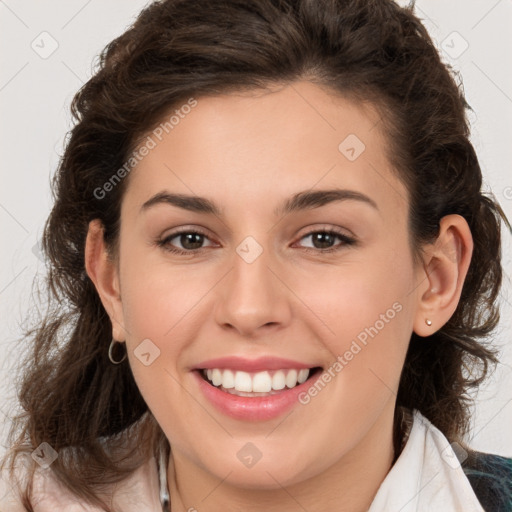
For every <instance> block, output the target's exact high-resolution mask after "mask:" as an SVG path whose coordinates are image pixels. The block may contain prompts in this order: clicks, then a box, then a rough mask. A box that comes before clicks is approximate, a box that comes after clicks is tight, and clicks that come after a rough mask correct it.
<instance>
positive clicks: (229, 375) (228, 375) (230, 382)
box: [222, 370, 235, 389]
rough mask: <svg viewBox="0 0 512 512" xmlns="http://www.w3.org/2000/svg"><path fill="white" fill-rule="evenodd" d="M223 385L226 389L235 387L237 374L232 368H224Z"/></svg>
mask: <svg viewBox="0 0 512 512" xmlns="http://www.w3.org/2000/svg"><path fill="white" fill-rule="evenodd" d="M222 387H223V388H226V389H231V388H234V387H235V376H234V374H233V372H232V371H231V370H224V372H223V373H222Z"/></svg>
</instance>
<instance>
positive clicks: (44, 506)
mask: <svg viewBox="0 0 512 512" xmlns="http://www.w3.org/2000/svg"><path fill="white" fill-rule="evenodd" d="M33 496H34V497H33V503H32V504H33V507H34V511H35V512H60V511H62V512H64V511H66V512H103V511H102V509H101V508H98V507H94V506H92V505H86V504H84V503H82V501H81V500H80V499H79V498H77V497H75V496H74V495H73V494H72V493H71V492H70V491H68V490H67V489H66V488H65V487H64V486H63V485H62V484H61V483H59V482H58V481H57V480H56V478H55V477H53V476H52V474H51V471H50V469H49V468H48V469H42V468H38V470H37V471H36V473H35V475H34V493H33ZM105 502H106V503H107V504H108V505H109V506H110V507H111V508H112V509H114V510H118V511H122V512H162V506H161V504H160V489H159V480H158V471H157V465H156V459H155V458H154V457H153V458H151V459H150V460H149V462H148V463H147V464H146V465H144V466H141V467H140V468H138V469H137V471H135V473H133V474H132V476H131V477H130V478H128V479H126V480H124V481H123V482H122V483H119V484H117V486H115V487H114V488H113V492H112V493H111V495H110V498H108V499H105ZM0 512H25V508H24V507H23V506H22V505H21V502H20V500H19V497H18V496H17V495H16V493H15V491H14V489H13V488H12V485H11V483H10V482H9V481H8V480H7V479H6V477H5V475H3V478H2V479H1V480H0Z"/></svg>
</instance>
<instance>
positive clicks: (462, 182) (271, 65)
mask: <svg viewBox="0 0 512 512" xmlns="http://www.w3.org/2000/svg"><path fill="white" fill-rule="evenodd" d="M457 78H458V75H457V73H455V72H454V70H453V69H452V68H451V67H449V66H447V65H445V64H443V62H442V61H441V59H440V56H439V54H438V51H437V50H436V48H435V45H434V44H433V42H432V40H431V38H430V36H429V34H428V33H427V30H426V29H425V27H424V26H423V25H422V23H421V22H420V20H419V19H418V18H417V17H416V16H415V14H414V6H413V5H410V6H409V7H399V6H398V5H397V4H396V3H395V2H393V1H392V0H223V1H214V0H195V1H191V0H164V1H157V2H154V3H152V4H150V5H148V6H147V7H146V8H145V9H144V10H143V11H142V12H141V13H140V15H139V16H138V18H137V19H136V20H135V22H134V23H133V24H132V25H131V26H130V28H129V29H128V30H127V31H126V32H125V33H123V34H122V35H121V36H120V37H118V38H116V39H114V40H113V41H112V42H111V43H109V44H108V45H107V46H106V47H105V49H104V50H103V51H102V52H101V54H100V57H99V62H98V69H97V70H96V73H95V74H94V76H93V77H92V78H91V79H90V80H89V81H88V82H87V83H86V84H85V85H84V86H83V87H82V88H81V89H80V90H79V91H78V93H77V94H76V95H75V97H74V98H73V101H72V105H71V111H72V114H73V116H74V120H75V123H74V127H73V128H72V130H71V131H70V133H69V134H68V138H67V140H66V145H65V152H64V154H63V156H62V158H61V160H60V163H59V167H58V169H57V172H56V173H55V175H54V178H53V181H52V193H53V197H54V206H53V209H52V211H51V214H50V216H49V218H48V219H47V221H46V224H45V228H44V233H43V241H42V248H43V251H44V254H45V256H46V258H47V266H48V269H47V274H46V280H45V289H46V291H47V297H48V300H47V309H46V312H45V314H44V315H42V318H41V319H39V320H38V321H37V324H35V326H34V327H30V328H29V329H25V333H24V336H23V340H22V341H24V342H25V343H27V346H28V347H29V349H28V352H27V354H28V355H27V357H26V358H25V359H24V360H23V361H22V363H21V364H20V367H19V372H20V373H19V375H20V378H21V382H20V385H19V389H18V398H19V402H20V405H21V407H22V412H21V413H20V414H19V415H17V416H16V417H15V418H14V419H13V424H12V426H11V431H10V432H9V443H10V447H11V449H10V451H9V452H8V454H7V456H5V457H4V461H3V464H2V466H4V465H5V464H7V461H9V462H12V463H14V462H15V461H16V459H17V458H19V457H21V456H22V455H28V454H30V452H31V451H32V450H33V449H34V448H35V447H37V446H39V444H40V443H42V442H47V443H49V444H50V445H51V446H52V447H53V449H54V450H56V451H57V452H58V453H59V457H58V458H57V459H56V460H55V461H54V462H53V463H52V465H51V471H52V472H53V474H55V475H56V476H57V477H58V479H59V480H60V481H61V482H63V483H64V484H65V485H66V486H67V487H68V488H69V489H71V490H72V491H73V492H74V493H75V494H76V495H77V496H80V497H83V498H85V499H86V500H87V501H89V502H91V503H93V504H96V505H99V506H101V507H103V508H104V509H105V510H110V508H109V506H108V505H107V504H106V503H105V502H104V501H103V500H102V499H101V497H100V494H101V491H102V490H103V489H104V486H107V485H109V484H112V483H115V482H119V481H121V480H122V479H124V478H125V477H127V476H128V475H129V474H131V472H133V471H134V470H135V469H136V468H137V467H139V466H140V465H141V464H142V462H143V461H145V460H147V459H148V458H149V457H151V456H153V455H156V453H157V449H158V448H159V447H161V446H163V445H164V444H165V436H164V434H163V431H162V430H161V429H160V427H159V426H158V424H157V423H156V421H155V419H154V417H153V416H152V414H151V412H150V411H149V410H148V407H147V405H146V403H145V402H144V400H143V398H142V396H141V394H140V393H139V391H138V388H137V385H136V383H135V381H134V378H133V375H132V372H131V369H130V366H129V364H128V363H124V364H120V365H118V366H115V367H114V366H112V365H111V363H110V362H109V359H108V357H107V350H108V347H109V344H110V342H111V339H112V331H111V324H110V319H109V317H108V315H107V314H106V311H105V310H104V308H103V306H102V303H101V301H100V299H99V296H98V293H97V291H96V289H95V286H94V284H93V282H92V281H91V280H90V279H89V277H88V275H87V273H86V272H85V265H84V248H85V240H86V234H87V229H88V224H89V222H90V221H91V220H93V219H97V218H98V219H101V221H102V223H103V225H104V228H105V232H104V236H105V241H106V243H107V246H108V248H109V250H110V252H111V254H112V257H113V258H115V257H116V255H117V251H118V247H117V240H118V233H119V222H120V205H121V201H122V199H123V193H124V190H125V189H126V186H127V183H128V181H129V177H127V178H124V179H123V180H121V182H120V183H119V184H117V186H115V187H113V190H112V191H111V192H110V193H109V195H108V199H99V198H97V197H96V195H95V193H94V191H95V190H97V189H98V187H102V186H103V185H104V184H105V183H106V182H107V181H108V180H109V179H110V178H111V177H112V175H113V173H114V172H115V171H116V170H118V169H120V168H121V167H122V166H123V165H124V163H125V162H126V160H127V158H129V156H130V154H131V153H132V151H133V150H134V148H136V147H137V143H138V142H140V140H141V137H143V136H144V134H147V133H148V131H149V130H151V129H152V128H153V127H155V126H156V125H157V124H158V123H159V122H160V120H161V119H162V118H163V117H164V115H165V114H166V113H168V112H169V111H170V110H171V109H172V108H174V107H177V106H179V105H180V104H182V103H184V102H186V100H187V99H188V98H190V97H192V96H193V97H195V98H199V99H200V98H201V97H202V96H206V95H216V94H221V93H222V94H224V93H229V92H231V91H242V90H252V89H257V88H265V87H268V86H271V85H286V84H291V83H293V82H294V81H296V80H300V79H307V80H310V81H312V82H314V83H316V84H318V85H320V86H322V87H325V88H326V89H329V90H331V91H335V92H336V93H337V94H340V95H342V96H344V97H346V98H349V99H352V100H353V101H356V102H367V103H371V104H372V105H374V106H375V107H376V108H377V109H378V111H379V112H380V114H381V117H382V125H381V128H382V129H383V131H384V133H385V135H386V136H387V140H388V152H389V160H390V161H391V163H392V164H393V167H394V169H395V171H396V173H397V175H398V176H399V178H400V179H401V180H402V181H403V183H404V184H405V185H406V188H407V191H408V195H409V204H410V210H409V229H410V234H411V240H412V252H413V255H414V257H415V258H417V259H418V261H419V258H420V257H421V245H422V244H423V243H427V242H432V241H433V240H434V239H435V238H436V236H437V234H438V232H439V222H440V219H441V218H442V217H443V216H444V215H447V214H452V213H455V214H459V215H462V216H463V217H464V218H465V219H466V221H467V222H468V224H469V227H470V229H471V233H472V235H473V240H474V251H473V256H472V261H471V264H470V267H469V271H468V274H467V277H466V280H465V283H464V286H463V289H462V295H461V298H460V302H459V304H458V307H457V309H456V311H455V313H454V314H453V316H452V317H451V318H450V320H449V321H448V322H447V323H446V324H445V325H444V326H443V327H442V328H441V329H439V330H438V331H436V332H435V333H433V334H432V335H431V336H430V337H429V338H430V339H428V340H425V339H424V338H420V337H418V336H417V335H416V334H415V333H412V336H411V340H410V346H409V350H408V352H407V356H406V361H405V365H404V368H403V372H402V375H401V381H400V386H399V391H398V396H397V405H398V406H403V407H407V408H416V409H418V410H419V411H420V412H421V413H422V414H424V415H425V416H426V417H427V418H428V419H429V420H430V421H431V422H432V423H433V424H434V425H436V426H437V427H438V428H439V429H440V430H441V431H442V432H443V433H444V434H445V435H446V436H447V437H448V438H449V439H451V440H462V437H463V436H464V435H465V434H466V433H467V430H468V426H469V419H470V413H469V410H470V409H469V407H470V405H471V400H470V394H471V393H470V392H471V391H472V390H474V389H476V388H477V387H478V385H479V384H480V383H481V382H482V380H483V379H484V377H485V376H486V374H488V371H489V369H490V366H491V365H494V364H495V363H496V362H497V354H498V353H497V351H496V349H495V348H493V347H492V344H491V343H490V341H489V335H490V334H491V332H492V331H493V330H494V328H495V327H496V326H497V323H498V320H499V309H498V305H497V300H496V299H497V296H498V292H499V289H500V285H501V281H502V267H501V247H500V244H501V242H500V220H501V219H503V220H504V221H505V222H506V223H507V225H508V227H509V228H510V224H509V223H508V220H507V219H506V217H505V214H504V213H503V211H502V210H501V208H500V207H499V204H498V203H497V202H496V201H495V200H493V199H492V196H490V195H487V194H485V193H484V192H482V190H481V188H482V173H481V169H480V165H479V162H478V159H477V156H476V154H475V151H474V148H473V146H472V145H471V143H470V141H469V122H468V120H467V118H466V111H467V109H468V108H470V107H469V106H468V105H467V103H466V101H465V98H464V94H463V90H462V85H461V83H459V82H460V81H458V80H457ZM399 409H400V408H399V407H397V411H398V410H399ZM397 423H398V415H396V416H395V425H396V424H397ZM395 432H399V431H398V430H397V429H395ZM398 439H399V437H398V435H397V436H395V443H397V442H398ZM27 460H28V461H29V462H28V463H27V464H28V467H29V468H31V470H33V469H34V466H35V463H34V462H33V461H32V460H31V459H30V457H27ZM32 475H33V473H31V477H30V480H29V481H28V483H27V484H26V485H25V486H24V489H23V494H22V498H23V504H24V506H25V507H26V509H27V510H29V511H31V510H32V507H31V504H30V493H29V488H30V482H31V481H32Z"/></svg>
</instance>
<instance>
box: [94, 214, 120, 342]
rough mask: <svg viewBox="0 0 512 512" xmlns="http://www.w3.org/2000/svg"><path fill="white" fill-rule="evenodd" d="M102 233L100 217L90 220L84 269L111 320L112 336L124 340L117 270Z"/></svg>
mask: <svg viewBox="0 0 512 512" xmlns="http://www.w3.org/2000/svg"><path fill="white" fill-rule="evenodd" d="M103 234H104V228H103V224H102V222H101V221H100V219H94V220H92V221H91V222H90V223H89V229H88V231H87V239H86V242H85V269H86V271H87V274H88V276H89V277H90V278H91V280H92V282H93V283H94V286H95V287H96V290H97V291H98V294H99V296H100V299H101V302H102V304H103V307H104V308H105V310H106V312H107V314H108V316H109V317H110V321H111V322H112V337H113V338H114V339H115V340H117V341H125V340H126V330H125V328H124V318H123V308H122V303H121V290H120V283H119V271H118V268H117V265H116V262H114V261H112V259H111V258H110V257H109V255H108V251H107V249H106V246H105V241H104V237H103Z"/></svg>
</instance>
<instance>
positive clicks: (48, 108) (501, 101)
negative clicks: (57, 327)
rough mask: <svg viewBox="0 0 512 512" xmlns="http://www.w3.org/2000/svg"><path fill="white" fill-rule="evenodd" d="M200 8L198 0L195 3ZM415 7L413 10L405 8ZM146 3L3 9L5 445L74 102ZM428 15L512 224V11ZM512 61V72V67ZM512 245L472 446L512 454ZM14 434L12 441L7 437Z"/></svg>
mask: <svg viewBox="0 0 512 512" xmlns="http://www.w3.org/2000/svg"><path fill="white" fill-rule="evenodd" d="M191 1H193V0H191ZM400 3H401V4H402V5H405V4H406V3H407V2H400ZM145 4H146V2H143V1H140V0H123V1H121V0H109V1H99V0H88V1H84V0H68V1H61V2H57V1H55V0H46V1H44V2H38V1H35V0H30V1H28V0H24V1H22V0H0V48H1V49H2V51H1V55H0V59H1V64H0V119H1V125H0V130H1V133H0V162H1V164H0V172H1V184H2V185H1V187H0V236H1V240H2V242H1V244H0V258H1V260H0V261H1V262H2V265H1V266H0V319H1V326H2V335H1V336H0V343H1V352H0V413H1V414H0V440H1V441H2V447H0V449H2V450H4V449H5V447H6V442H5V433H6V431H7V427H8V426H9V421H10V420H9V417H10V416H11V415H12V414H13V412H14V411H15V402H14V400H13V397H14V382H15V381H14V378H15V375H14V371H13V367H14V365H15V364H16V361H17V360H18V358H19V357H20V356H21V350H22V346H21V344H20V340H19V335H20V328H19V326H20V325H22V324H23V322H24V321H25V319H26V315H28V314H30V315H33V314H34V312H36V311H37V309H38V301H37V300H36V299H35V298H34V299H32V298H31V287H32V282H33V280H34V278H35V277H36V276H38V277H37V278H38V279H39V280H41V279H42V278H43V277H44V265H43V263H42V261H41V260H40V259H39V257H38V250H37V241H38V239H39V238H40V236H41V233H42V228H43V225H44V221H45V219H46V217H47V215H48V213H49V211H50V208H51V195H50V188H49V179H50V175H51V174H53V172H54V171H55V169H56V167H57V164H58V160H59V156H60V155H61V154H62V153H63V147H64V146H63V142H64V136H65V134H66V132H67V131H68V130H69V129H70V128H71V122H70V115H69V103H70V101H71V99H72V97H73V95H74V93H75V92H76V91H77V90H78V89H79V88H80V86H81V85H82V84H83V83H84V82H85V81H86V80H87V79H88V78H89V77H90V76H91V74H92V71H93V69H94V63H95V57H96V56H97V54H98V53H99V51H100V50H101V49H102V48H103V47H104V45H105V44H107V43H108V42H109V41H110V40H112V39H113V38H114V37H116V36H117V35H119V34H121V33H122V32H123V31H124V29H125V28H126V27H127V26H128V25H129V24H130V23H131V22H132V21H133V20H134V18H135V16H136V15H137V14H138V12H139V11H140V9H141V8H142V7H143V6H144V5H145ZM417 14H418V15H419V16H420V18H422V19H423V20H424V23H425V25H426V27H427V28H428V30H429V32H430V33H431V35H432V36H433V38H434V39H435V41H436V44H437V45H438V47H439V48H440V51H441V52H442V55H443V59H444V60H445V61H446V62H448V63H450V64H451V65H452V66H453V67H454V68H455V69H456V70H457V71H460V73H461V75H462V78H463V83H464V90H465V93H466V98H467V101H468V103H469V104H470V105H471V106H472V108H473V109H474V113H471V115H470V119H471V123H472V129H473V132H472V142H473V143H474V145H475V148H476V151H477V153H478V155H479V159H480V162H481V165H482V169H483V172H484V179H485V188H486V190H489V191H492V192H493V193H494V194H495V196H496V198H497V199H498V201H499V202H500V203H501V205H502V207H503V209H504V210H505V212H506V213H507V215H508V217H509V218H510V219H512V172H511V169H510V162H511V161H512V155H511V144H510V133H511V125H512V72H511V68H510V48H512V30H511V27H512V23H511V22H512V2H511V1H510V0H493V1H490V0H471V1H469V0H449V1H444V2H441V1H438V0H423V1H419V2H418V3H417ZM507 55H508V57H507ZM506 63H509V64H506ZM511 238H512V237H511V235H510V234H509V233H507V232H506V231H504V248H503V255H504V265H505V283H504V287H503V290H502V294H501V302H502V304H503V310H502V321H501V323H500V326H499V329H498V332H497V333H496V337H495V342H496V343H497V344H499V345H500V346H501V347H502V349H503V354H502V363H501V364H500V365H499V367H498V369H497V371H496V373H495V374H494V376H493V377H492V378H491V379H490V380H489V381H488V382H487V384H486V385H485V386H484V387H483V388H482V389H481V390H480V393H479V395H478V401H477V405H476V409H475V420H474V427H473V431H472V436H471V438H470V444H471V445H472V446H473V447H474V448H476V449H479V450H483V451H488V452H494V453H499V454H502V455H506V456H512V429H511V428H510V427H511V425H512V366H511V363H512V347H511V344H510V332H511V330H512V314H511V313H512V305H511V303H512V294H511V282H510V276H511V271H512V258H511V246H512V243H511V242H512V240H511ZM2 432H3V435H2Z"/></svg>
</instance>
